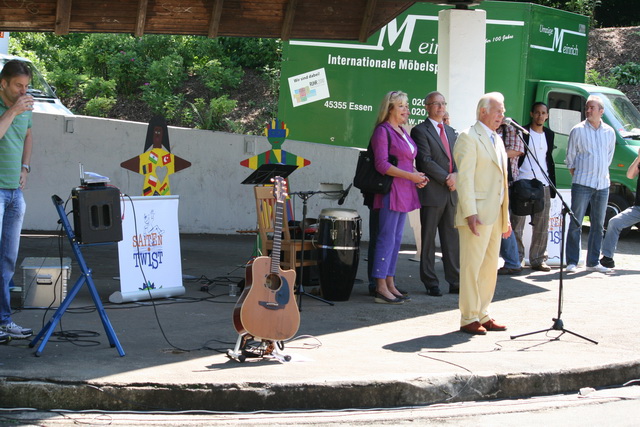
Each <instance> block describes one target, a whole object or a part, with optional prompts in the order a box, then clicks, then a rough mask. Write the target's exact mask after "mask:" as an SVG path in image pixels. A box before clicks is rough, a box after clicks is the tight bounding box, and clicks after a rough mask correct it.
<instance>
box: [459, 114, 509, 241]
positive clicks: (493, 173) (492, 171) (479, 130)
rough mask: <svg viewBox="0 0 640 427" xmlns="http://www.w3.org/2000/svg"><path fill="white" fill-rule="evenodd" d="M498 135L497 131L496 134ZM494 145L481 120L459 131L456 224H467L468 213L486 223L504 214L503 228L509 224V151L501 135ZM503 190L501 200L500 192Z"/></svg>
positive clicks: (494, 220)
mask: <svg viewBox="0 0 640 427" xmlns="http://www.w3.org/2000/svg"><path fill="white" fill-rule="evenodd" d="M496 136H497V135H496ZM496 147H497V148H494V146H493V143H492V142H491V139H490V138H489V137H488V136H487V133H486V131H485V129H484V128H483V127H482V125H481V124H480V122H476V124H475V125H473V126H471V127H470V128H469V129H467V130H465V131H464V132H462V133H461V134H460V136H459V137H458V140H457V141H456V145H455V147H454V150H453V157H454V159H455V162H456V165H457V166H458V180H457V182H456V188H457V190H458V207H457V209H456V218H455V224H456V227H465V226H467V225H468V224H467V219H466V218H467V217H469V216H471V215H476V214H477V215H478V217H479V219H480V221H481V222H482V224H484V225H491V224H493V223H495V222H496V220H497V219H498V217H499V216H500V217H502V232H503V233H505V232H507V230H508V227H509V191H508V190H509V189H508V183H507V153H506V151H505V148H504V143H503V142H502V140H501V139H500V137H498V141H496ZM502 192H504V198H503V201H502V204H500V197H501V196H500V195H501V193H502Z"/></svg>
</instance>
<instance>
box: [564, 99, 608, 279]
mask: <svg viewBox="0 0 640 427" xmlns="http://www.w3.org/2000/svg"><path fill="white" fill-rule="evenodd" d="M603 114H604V104H603V103H602V99H600V97H598V96H594V95H591V96H590V97H589V98H588V99H587V105H586V111H585V115H586V117H587V119H586V120H585V121H583V122H580V123H578V124H577V125H575V126H574V127H573V129H571V133H569V143H568V144H567V158H566V160H565V162H566V164H567V168H568V169H569V172H571V175H572V176H573V179H572V184H571V210H572V211H573V213H574V215H575V217H576V219H577V220H578V221H579V222H580V224H579V225H577V224H576V223H575V221H573V220H570V219H567V220H568V221H569V231H568V233H567V248H566V251H567V269H566V271H567V272H573V271H576V269H577V265H578V262H579V261H580V248H581V246H580V237H581V234H582V220H583V219H584V215H585V212H586V210H587V206H589V205H591V207H590V211H589V219H590V223H591V226H590V227H589V241H588V244H587V260H586V264H587V270H595V271H599V272H601V273H606V272H609V271H610V270H609V269H608V268H607V267H605V266H604V265H602V264H600V261H599V259H598V258H599V257H600V247H601V246H602V236H603V230H604V217H605V213H606V210H607V200H608V199H609V185H610V182H609V165H610V164H611V161H612V160H613V152H614V150H615V146H616V134H615V131H614V130H613V128H612V127H611V126H609V125H607V124H606V123H604V122H603V121H602V115H603Z"/></svg>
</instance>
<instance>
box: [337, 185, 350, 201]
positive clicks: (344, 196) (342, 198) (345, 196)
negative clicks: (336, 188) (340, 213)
mask: <svg viewBox="0 0 640 427" xmlns="http://www.w3.org/2000/svg"><path fill="white" fill-rule="evenodd" d="M352 185H353V184H349V186H348V187H347V189H346V190H344V191H343V192H342V197H340V200H338V204H339V205H342V204H343V203H344V199H346V198H347V195H348V194H349V190H351V186H352Z"/></svg>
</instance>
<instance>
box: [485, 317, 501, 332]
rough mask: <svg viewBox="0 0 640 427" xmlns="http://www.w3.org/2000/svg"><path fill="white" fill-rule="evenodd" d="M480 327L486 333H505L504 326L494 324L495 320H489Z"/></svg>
mask: <svg viewBox="0 0 640 427" xmlns="http://www.w3.org/2000/svg"><path fill="white" fill-rule="evenodd" d="M482 327H483V328H485V329H486V330H487V331H506V330H507V327H506V326H505V325H501V324H499V323H496V321H495V320H493V319H490V320H488V321H486V322H484V323H483V324H482Z"/></svg>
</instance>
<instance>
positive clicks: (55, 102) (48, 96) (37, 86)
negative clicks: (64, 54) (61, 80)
mask: <svg viewBox="0 0 640 427" xmlns="http://www.w3.org/2000/svg"><path fill="white" fill-rule="evenodd" d="M12 59H17V60H19V61H24V62H26V63H27V64H28V65H29V67H30V68H31V74H32V77H31V84H30V85H29V89H28V91H27V93H28V94H29V95H31V96H33V98H34V99H35V103H34V105H33V111H35V112H37V113H49V114H63V115H65V116H73V113H72V112H71V111H70V110H69V109H68V108H67V107H65V106H64V105H62V102H60V99H58V97H57V96H56V93H55V90H54V89H53V88H52V87H51V86H49V84H48V83H47V82H46V81H45V79H44V77H42V74H40V71H38V69H37V68H36V66H35V65H33V63H32V62H31V61H29V60H28V59H27V58H21V57H19V56H13V55H5V54H3V53H0V70H2V68H3V67H4V64H5V63H7V62H8V61H11V60H12Z"/></svg>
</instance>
